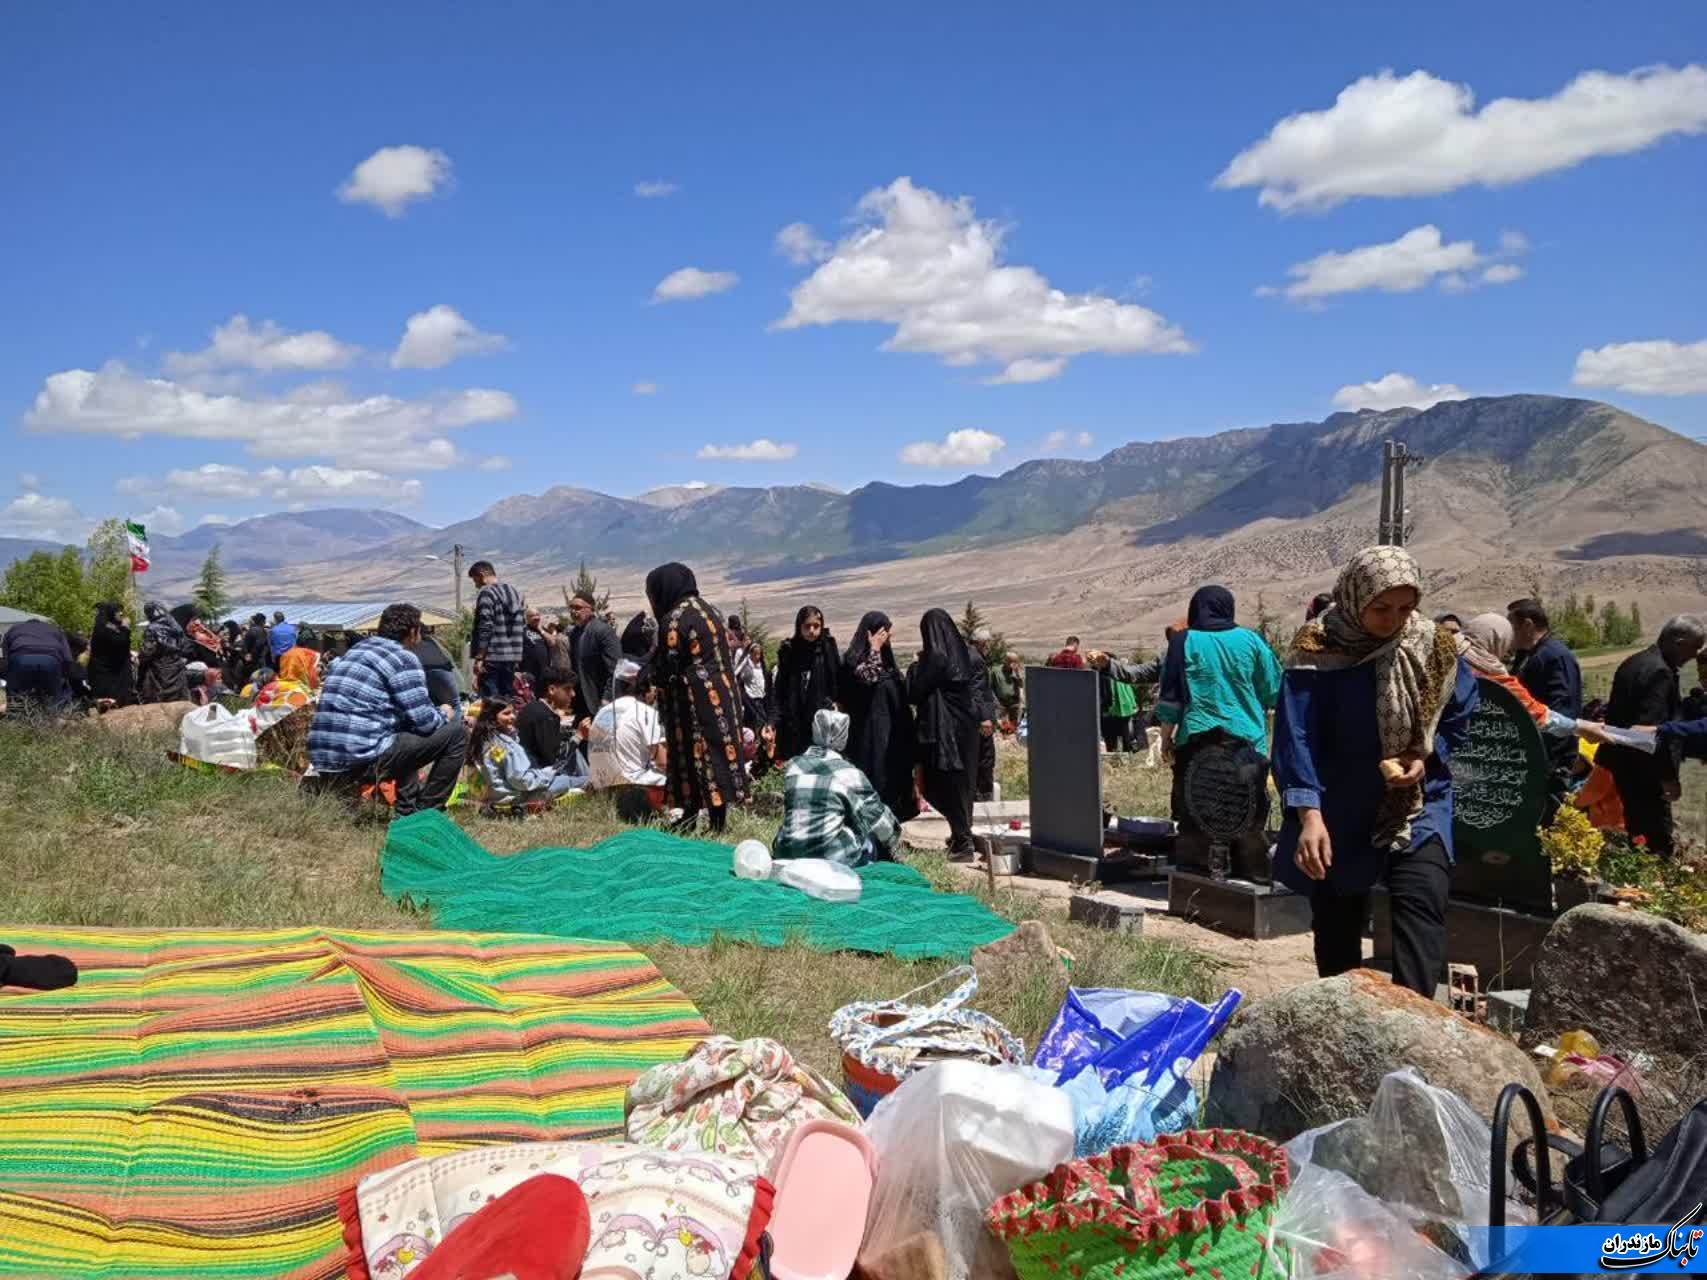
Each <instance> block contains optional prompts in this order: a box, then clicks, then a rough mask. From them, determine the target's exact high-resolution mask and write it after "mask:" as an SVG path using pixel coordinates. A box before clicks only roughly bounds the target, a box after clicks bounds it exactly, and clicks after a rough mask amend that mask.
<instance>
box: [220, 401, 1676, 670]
mask: <svg viewBox="0 0 1707 1280" xmlns="http://www.w3.org/2000/svg"><path fill="white" fill-rule="evenodd" d="M1385 439H1397V440H1402V441H1404V442H1405V443H1406V444H1407V445H1408V446H1409V447H1410V448H1411V450H1412V451H1413V452H1419V453H1421V454H1422V455H1423V456H1424V459H1425V461H1424V462H1423V463H1422V464H1421V465H1420V466H1418V467H1415V468H1413V470H1412V471H1411V472H1410V473H1409V479H1408V484H1409V494H1410V501H1411V509H1412V510H1411V520H1412V524H1413V527H1414V532H1413V543H1414V545H1415V547H1416V549H1417V551H1418V554H1419V557H1421V558H1422V559H1423V560H1424V562H1425V564H1426V565H1427V566H1428V568H1429V570H1430V572H1431V575H1432V581H1433V585H1434V590H1435V591H1436V592H1437V593H1444V594H1443V595H1442V598H1441V599H1440V600H1438V601H1435V602H1434V603H1439V604H1440V605H1441V607H1445V606H1446V604H1447V603H1451V604H1452V606H1453V607H1456V608H1469V607H1472V606H1474V607H1478V608H1483V607H1497V606H1503V604H1504V603H1505V602H1506V601H1507V600H1509V599H1511V598H1512V596H1514V595H1517V594H1521V593H1522V592H1523V591H1525V590H1527V589H1528V586H1529V584H1530V583H1531V582H1532V581H1539V582H1541V583H1542V584H1543V585H1544V586H1546V587H1547V588H1548V589H1549V590H1569V589H1573V588H1576V589H1581V590H1584V591H1587V590H1593V591H1595V592H1596V593H1597V594H1599V595H1601V596H1603V597H1604V596H1606V595H1608V594H1616V595H1618V596H1620V597H1621V598H1628V597H1630V596H1632V595H1634V596H1635V597H1636V598H1638V599H1640V600H1641V601H1642V603H1643V606H1644V608H1645V609H1649V610H1651V611H1659V610H1662V609H1666V608H1676V607H1681V606H1682V605H1683V604H1685V603H1689V602H1694V601H1697V600H1698V598H1699V596H1700V594H1701V592H1702V589H1703V579H1707V560H1703V559H1702V556H1703V554H1704V552H1707V537H1703V535H1702V533H1701V532H1700V531H1701V530H1703V529H1704V528H1707V496H1704V495H1707V447H1703V446H1702V445H1699V444H1697V443H1695V442H1693V441H1691V440H1688V439H1685V438H1684V437H1682V436H1679V435H1676V434H1674V433H1672V432H1670V431H1667V430H1666V429H1664V428H1663V427H1660V426H1657V425H1655V424H1653V423H1650V422H1646V421H1644V420H1642V419H1640V418H1637V417H1635V416H1633V415H1631V414H1628V413H1625V412H1624V411H1622V410H1620V409H1617V408H1614V407H1613V406H1611V405H1606V404H1601V403H1598V402H1595V401H1589V400H1577V399H1566V398H1561V397H1552V396H1505V397H1490V398H1482V399H1474V400H1463V401H1450V402H1447V403H1443V404H1440V405H1437V406H1435V407H1434V408H1432V409H1428V410H1426V411H1417V410H1414V409H1397V410H1392V411H1389V412H1384V413H1376V412H1371V411H1365V412H1361V413H1355V414H1352V413H1342V414H1335V415H1333V416H1332V417H1329V418H1327V419H1326V420H1324V421H1322V422H1314V423H1310V422H1306V423H1282V424H1276V425H1274V426H1269V427H1261V428H1253V429H1246V430H1240V431H1231V432H1223V433H1221V434H1218V435H1213V436H1205V437H1196V438H1187V439H1180V440H1168V441H1155V442H1142V443H1134V444H1129V445H1125V446H1122V447H1121V448H1119V449H1116V450H1114V451H1113V452H1111V453H1109V454H1106V455H1104V456H1103V457H1102V458H1100V459H1096V460H1094V461H1070V460H1061V459H1050V460H1040V461H1034V462H1027V463H1025V464H1023V465H1021V466H1018V467H1015V468H1014V469H1012V470H1010V471H1007V472H1005V473H1003V474H1001V475H998V476H970V477H967V478H966V479H964V480H960V481H958V482H956V483H954V484H950V485H914V486H898V485H890V484H868V485H865V486H863V487H861V488H859V489H856V490H854V491H853V492H851V493H847V494H841V493H837V492H834V491H831V490H827V489H824V488H821V487H817V486H807V485H799V486H787V487H778V488H769V489H759V488H745V487H730V488H711V487H708V488H705V489H693V490H683V489H676V490H668V491H663V492H658V491H654V493H652V494H648V495H644V496H643V497H642V498H641V499H625V498H614V497H610V496H608V495H605V494H600V493H594V492H592V491H589V490H585V489H577V488H569V487H562V488H555V489H550V490H547V491H546V492H545V493H543V494H538V495H521V496H517V497H513V498H508V499H505V500H503V501H501V502H499V503H496V504H495V505H493V506H492V507H491V508H490V509H488V510H487V511H486V512H484V513H482V514H481V515H480V516H479V517H477V518H475V519H473V520H468V521H463V522H461V523H459V524H455V525H452V526H450V527H449V528H446V529H443V530H438V531H431V532H429V531H425V530H422V529H420V528H419V527H418V526H417V528H416V530H415V531H412V532H408V533H406V534H405V535H404V536H402V537H400V538H398V539H396V540H394V541H391V542H389V543H383V544H367V545H362V546H352V545H351V544H350V542H349V541H347V540H340V539H339V538H337V537H334V536H330V535H329V536H328V542H329V543H331V544H334V545H339V544H341V546H342V548H343V554H342V555H341V556H338V557H336V558H328V559H327V560H325V561H322V562H318V563H316V562H314V561H313V560H312V558H311V557H305V556H301V555H298V556H294V557H292V563H291V564H290V565H288V566H284V567H280V568H277V569H273V570H271V571H269V572H267V573H266V574H265V580H266V581H268V582H270V584H271V586H272V589H274V590H278V591H283V590H285V589H287V588H288V589H289V590H291V591H294V592H298V593H316V592H318V593H321V594H326V593H327V592H328V591H329V589H330V587H331V586H332V585H333V584H336V586H337V588H338V592H339V593H340V594H351V593H353V592H356V591H358V590H363V589H365V590H381V591H414V592H418V593H421V594H422V595H423V598H429V599H434V600H437V599H439V597H441V596H446V595H448V592H447V591H446V583H445V577H444V574H443V571H442V569H441V568H439V567H438V566H434V565H431V564H428V563H426V562H425V561H423V560H422V557H423V556H425V555H427V554H430V553H436V552H438V551H440V550H442V549H443V547H444V546H446V545H448V544H449V543H452V542H460V543H462V544H463V546H464V547H465V548H467V550H468V552H469V553H470V554H471V555H477V556H487V557H490V558H492V559H494V560H496V561H498V562H499V563H500V565H501V566H503V567H504V570H505V572H506V574H507V575H508V576H510V577H511V578H512V579H514V580H515V581H517V582H520V583H522V584H523V585H529V586H534V587H536V588H539V589H542V590H544V591H545V592H547V593H548V594H549V595H550V596H552V597H554V596H555V594H556V590H555V589H556V586H557V584H558V583H560V582H561V581H562V580H564V578H565V577H566V576H567V573H568V572H571V571H572V569H573V566H574V565H575V564H576V562H577V561H578V560H580V559H581V558H583V557H584V558H586V560H587V561H588V562H589V564H592V565H594V566H595V567H598V569H599V571H600V573H601V576H602V577H604V578H605V579H606V580H607V582H610V583H612V584H620V585H621V588H622V589H621V590H619V593H618V598H619V602H620V603H621V605H622V607H625V608H627V607H638V604H639V592H638V585H639V582H638V579H639V576H640V574H641V573H643V571H644V570H645V569H647V568H649V567H651V565H653V564H656V563H658V562H660V561H662V560H666V559H685V560H688V561H690V562H691V563H693V564H694V565H695V566H696V568H699V569H700V570H701V576H702V581H704V582H705V583H706V584H707V585H708V589H710V590H713V591H715V592H718V593H720V594H718V595H717V597H716V598H718V599H721V600H724V601H726V602H730V601H733V600H736V599H739V598H741V597H743V596H747V597H750V598H751V599H752V600H753V601H754V603H755V605H756V606H758V607H759V608H761V610H763V611H764V612H766V613H767V614H771V615H773V616H776V617H778V618H780V617H782V616H785V615H790V614H792V603H793V602H798V601H799V600H800V599H801V598H802V597H803V596H806V595H811V596H812V597H813V598H815V599H821V600H823V601H824V602H826V607H829V608H832V609H834V610H835V611H836V612H837V613H843V612H845V613H848V614H852V613H857V612H859V611H862V610H863V609H865V608H867V607H873V606H876V607H885V608H889V609H890V610H891V611H893V612H896V613H897V614H905V613H907V612H909V611H911V610H912V609H913V608H914V607H915V606H922V605H924V604H926V603H943V602H947V603H952V604H959V603H963V602H964V600H965V599H966V598H967V597H969V596H972V597H976V598H977V599H978V600H979V602H980V606H981V607H983V608H985V611H986V612H987V613H989V614H990V615H991V616H992V618H993V619H994V620H995V621H996V622H997V623H998V624H999V625H1002V626H1004V627H1006V628H1008V629H1009V630H1010V631H1013V632H1015V633H1016V634H1019V635H1021V636H1022V637H1026V638H1036V639H1039V640H1043V639H1046V638H1048V637H1053V636H1055V634H1056V633H1057V632H1058V631H1061V630H1063V629H1064V628H1067V627H1077V628H1080V629H1087V630H1092V631H1096V632H1098V633H1103V632H1107V633H1110V634H1112V635H1113V636H1114V637H1116V638H1119V639H1123V640H1124V639H1126V638H1128V637H1130V638H1132V639H1138V638H1140V637H1142V636H1145V635H1147V634H1148V633H1149V632H1150V631H1151V630H1152V629H1153V628H1154V626H1155V625H1156V624H1157V623H1159V622H1160V621H1161V620H1164V619H1166V618H1168V617H1172V616H1174V615H1176V614H1177V613H1178V612H1179V611H1180V609H1181V607H1182V605H1183V597H1184V596H1185V595H1186V594H1189V592H1190V590H1191V588H1192V587H1193V586H1195V585H1197V584H1199V583H1201V582H1204V581H1210V580H1219V581H1223V582H1226V583H1227V584H1228V585H1229V586H1231V587H1233V588H1234V590H1235V591H1238V592H1241V593H1242V594H1244V595H1245V596H1246V597H1247V598H1249V597H1251V596H1252V593H1254V592H1255V591H1257V590H1262V591H1263V592H1265V601H1266V603H1267V604H1268V605H1269V606H1270V608H1271V609H1273V610H1274V611H1275V612H1276V613H1280V614H1284V615H1288V616H1290V615H1291V614H1292V612H1293V610H1294V608H1295V606H1296V605H1297V604H1298V602H1300V601H1301V600H1303V599H1305V598H1307V597H1308V595H1310V594H1311V593H1313V592H1314V591H1316V590H1320V589H1322V588H1323V587H1325V586H1327V585H1330V584H1331V577H1332V573H1333V570H1334V567H1335V565H1336V564H1337V563H1338V562H1339V561H1340V560H1342V559H1343V558H1344V556H1345V555H1346V554H1347V553H1348V552H1350V551H1351V550H1353V549H1355V548H1356V547H1357V546H1360V545H1363V544H1364V543H1367V542H1368V541H1370V540H1371V539H1372V535H1373V530H1374V526H1375V511H1376V505H1377V502H1378V488H1379V478H1380V458H1381V447H1380V446H1381V441H1383V440H1385ZM271 518H278V517H269V519H271ZM399 519H400V518H399ZM250 523H255V522H250ZM198 532H199V531H198ZM190 536H194V535H190ZM360 584H366V585H365V588H363V587H362V586H361V585H360ZM254 585H255V586H257V587H258V586H260V585H261V584H260V583H259V582H257V583H256V584H254ZM832 621H834V618H833V619H832ZM845 628H846V624H844V630H845Z"/></svg>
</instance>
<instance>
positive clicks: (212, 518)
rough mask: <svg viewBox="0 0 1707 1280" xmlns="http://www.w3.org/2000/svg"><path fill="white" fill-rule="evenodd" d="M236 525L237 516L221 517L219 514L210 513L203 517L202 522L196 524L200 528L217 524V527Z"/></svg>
mask: <svg viewBox="0 0 1707 1280" xmlns="http://www.w3.org/2000/svg"><path fill="white" fill-rule="evenodd" d="M236 523H237V518H236V517H235V516H227V515H221V514H220V513H218V512H210V513H209V514H207V515H205V516H203V517H202V518H201V519H200V520H198V521H196V524H197V525H198V526H200V525H204V524H216V525H221V526H223V525H228V524H236Z"/></svg>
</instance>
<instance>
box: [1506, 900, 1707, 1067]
mask: <svg viewBox="0 0 1707 1280" xmlns="http://www.w3.org/2000/svg"><path fill="white" fill-rule="evenodd" d="M1703 1005H1707V934H1701V933H1695V932H1692V931H1691V930H1689V929H1685V928H1684V927H1683V926H1681V925H1677V924H1673V923H1672V922H1671V921H1669V920H1662V919H1660V918H1659V917H1658V916H1653V915H1649V914H1647V913H1646V912H1643V911H1635V910H1632V909H1630V908H1627V907H1626V908H1619V907H1609V906H1602V905H1600V904H1598V903H1589V904H1588V905H1586V906H1581V907H1572V908H1571V909H1570V910H1569V911H1567V912H1565V914H1564V915H1562V916H1560V917H1559V919H1558V921H1557V922H1556V923H1555V924H1554V925H1553V928H1552V930H1551V931H1550V932H1549V933H1548V934H1547V937H1546V940H1545V941H1543V942H1542V944H1541V953H1540V955H1538V956H1537V957H1536V959H1535V971H1534V982H1533V986H1532V988H1531V990H1530V993H1529V1016H1528V1017H1527V1018H1526V1019H1525V1020H1524V1026H1523V1045H1524V1047H1525V1048H1533V1047H1534V1046H1536V1045H1541V1044H1554V1043H1556V1042H1557V1041H1558V1039H1559V1037H1560V1036H1562V1035H1563V1034H1564V1033H1565V1032H1567V1031H1577V1030H1582V1031H1587V1032H1589V1033H1590V1034H1591V1035H1593V1036H1594V1038H1595V1039H1596V1040H1598V1041H1600V1046H1601V1049H1602V1050H1603V1051H1604V1052H1606V1053H1611V1054H1616V1055H1617V1056H1618V1057H1620V1058H1624V1059H1626V1060H1628V1059H1629V1058H1630V1057H1631V1056H1632V1055H1633V1054H1635V1053H1637V1052H1641V1051H1646V1052H1648V1053H1650V1054H1653V1055H1654V1056H1655V1057H1656V1058H1659V1059H1662V1060H1667V1062H1668V1064H1677V1063H1681V1062H1685V1061H1688V1060H1691V1059H1694V1058H1696V1057H1698V1056H1699V1055H1700V1053H1701V1047H1702V1044H1703V1043H1704V1042H1707V1028H1704V1027H1703V1025H1702V1018H1703V1014H1702V1012H1701V1010H1702V1008H1703Z"/></svg>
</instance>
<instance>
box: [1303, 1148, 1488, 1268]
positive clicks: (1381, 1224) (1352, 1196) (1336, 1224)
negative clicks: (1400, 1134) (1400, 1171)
mask: <svg viewBox="0 0 1707 1280" xmlns="http://www.w3.org/2000/svg"><path fill="white" fill-rule="evenodd" d="M1269 1241H1270V1245H1269V1249H1270V1255H1271V1256H1272V1257H1274V1259H1275V1262H1276V1264H1277V1266H1276V1274H1278V1275H1289V1276H1290V1280H1461V1278H1462V1277H1464V1276H1468V1275H1469V1274H1470V1269H1469V1268H1468V1267H1466V1266H1465V1265H1464V1264H1463V1263H1461V1262H1459V1261H1458V1260H1457V1259H1455V1258H1453V1257H1450V1256H1449V1255H1447V1254H1445V1253H1442V1252H1441V1251H1440V1250H1439V1249H1437V1248H1435V1247H1434V1246H1433V1245H1432V1244H1430V1243H1429V1242H1428V1241H1427V1240H1425V1239H1424V1238H1423V1237H1422V1236H1421V1235H1419V1234H1418V1233H1417V1230H1416V1227H1415V1226H1414V1225H1413V1224H1412V1223H1410V1222H1408V1221H1407V1220H1406V1219H1404V1218H1402V1217H1400V1216H1399V1214H1398V1213H1396V1212H1394V1211H1393V1210H1392V1209H1391V1208H1389V1207H1388V1206H1386V1205H1384V1204H1382V1203H1381V1202H1380V1201H1379V1200H1377V1199H1376V1198H1375V1197H1374V1196H1372V1195H1370V1194H1369V1193H1368V1192H1367V1191H1365V1190H1364V1189H1363V1188H1362V1187H1360V1186H1358V1185H1357V1183H1355V1182H1353V1181H1352V1180H1351V1179H1350V1178H1348V1177H1346V1176H1345V1175H1344V1174H1343V1173H1335V1172H1334V1171H1333V1170H1332V1169H1324V1168H1322V1166H1321V1165H1316V1164H1307V1165H1305V1166H1303V1167H1302V1168H1301V1169H1299V1170H1298V1172H1297V1173H1296V1175H1295V1176H1294V1177H1293V1179H1292V1186H1291V1189H1290V1190H1288V1191H1287V1193H1286V1194H1285V1196H1283V1197H1282V1198H1281V1201H1280V1207H1279V1209H1277V1210H1276V1212H1275V1215H1274V1224H1273V1226H1272V1228H1271V1230H1270V1232H1269ZM1285 1253H1290V1255H1291V1270H1290V1272H1288V1271H1287V1270H1286V1268H1285V1266H1284V1265H1282V1264H1283V1255H1284V1254H1285Z"/></svg>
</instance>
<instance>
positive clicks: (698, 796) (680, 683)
mask: <svg viewBox="0 0 1707 1280" xmlns="http://www.w3.org/2000/svg"><path fill="white" fill-rule="evenodd" d="M653 678H654V680H655V681H656V683H657V685H658V714H659V716H660V717H661V718H662V719H663V721H664V733H665V734H666V736H667V737H668V739H669V763H668V768H667V772H668V774H669V779H670V801H671V803H672V804H675V805H678V806H680V807H681V808H682V809H683V810H685V811H686V812H688V813H697V812H698V811H700V810H701V809H718V808H723V807H724V806H726V805H732V804H744V803H746V801H747V798H748V786H747V771H746V770H745V769H744V768H743V767H742V764H741V696H740V692H739V686H738V684H737V681H736V679H735V664H734V662H733V661H731V659H730V657H729V645H728V641H727V638H726V636H725V633H724V630H723V615H722V614H720V613H718V612H717V610H716V609H714V608H712V607H711V606H710V605H708V604H707V603H705V601H703V600H701V599H700V598H699V597H698V596H689V597H688V598H687V599H685V600H683V601H682V602H681V603H680V604H678V605H677V606H676V607H675V608H674V609H672V610H670V613H669V616H668V617H667V618H665V620H664V625H663V626H662V627H660V628H659V629H658V650H657V655H656V657H655V659H654V662H653Z"/></svg>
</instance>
